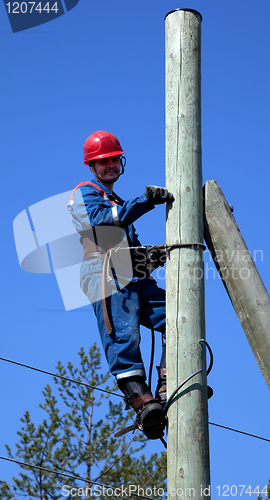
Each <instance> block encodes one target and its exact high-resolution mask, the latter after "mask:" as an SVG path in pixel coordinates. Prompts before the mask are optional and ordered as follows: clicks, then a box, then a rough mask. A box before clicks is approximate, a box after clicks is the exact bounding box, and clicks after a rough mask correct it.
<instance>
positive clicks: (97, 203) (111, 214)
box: [68, 179, 155, 302]
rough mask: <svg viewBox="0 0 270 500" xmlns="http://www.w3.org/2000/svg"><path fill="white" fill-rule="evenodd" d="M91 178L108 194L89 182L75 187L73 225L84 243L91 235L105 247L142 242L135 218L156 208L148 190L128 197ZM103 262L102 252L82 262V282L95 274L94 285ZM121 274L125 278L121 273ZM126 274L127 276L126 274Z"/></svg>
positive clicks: (69, 207)
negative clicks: (148, 195)
mask: <svg viewBox="0 0 270 500" xmlns="http://www.w3.org/2000/svg"><path fill="white" fill-rule="evenodd" d="M91 182H92V183H93V184H95V185H96V186H98V187H99V188H100V190H102V191H103V192H104V196H102V195H101V194H100V191H99V190H98V188H96V187H95V186H92V185H91V184H85V185H82V186H80V187H78V188H77V189H75V191H74V195H73V200H71V202H70V203H69V205H68V209H69V211H70V213H71V215H72V222H73V225H74V227H75V229H76V230H77V231H78V233H79V234H80V235H81V243H82V239H83V238H84V237H88V238H89V239H90V240H91V241H92V242H93V243H96V244H97V245H98V246H99V247H101V248H103V249H104V251H106V250H107V248H109V247H110V246H114V245H117V244H119V243H120V245H121V241H122V242H124V240H126V243H125V245H124V246H126V247H129V246H140V245H141V243H140V241H139V239H138V235H137V233H136V230H135V228H134V226H133V222H134V221H136V220H137V219H138V218H139V217H141V216H142V215H143V214H145V213H147V212H149V211H150V210H153V208H155V207H154V205H153V203H152V202H151V201H150V200H149V199H148V198H147V196H146V195H145V194H143V195H142V196H138V197H137V198H132V199H130V200H128V201H124V200H122V199H121V198H120V197H119V196H118V195H116V194H115V193H114V192H113V193H111V192H110V191H109V190H108V189H107V188H106V187H105V186H104V185H103V184H101V183H100V182H98V181H97V180H96V179H92V180H91ZM112 202H113V204H112ZM116 228H118V230H117V229H116ZM112 243H113V244H112ZM102 263H103V258H102V256H100V257H99V258H95V259H89V260H86V261H84V262H83V263H82V266H81V282H82V280H83V279H84V278H85V276H86V275H89V276H92V278H93V286H94V277H96V278H97V274H100V273H102ZM120 274H123V275H124V274H126V271H125V270H123V272H121V273H120ZM118 277H119V278H121V276H119V273H118ZM124 278H127V276H126V275H125V276H124ZM98 279H100V277H99V278H98ZM128 281H137V277H136V276H134V275H133V276H130V277H129V279H128ZM94 288H95V287H94ZM97 295H98V296H99V295H100V294H99V293H96V294H95V297H96V296H97ZM89 298H90V297H89ZM90 300H91V298H90ZM92 301H93V300H91V302H92Z"/></svg>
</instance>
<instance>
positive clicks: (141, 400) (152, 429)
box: [117, 377, 165, 439]
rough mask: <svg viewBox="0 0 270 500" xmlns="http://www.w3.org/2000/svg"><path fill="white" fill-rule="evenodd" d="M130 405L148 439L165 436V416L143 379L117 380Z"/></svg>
mask: <svg viewBox="0 0 270 500" xmlns="http://www.w3.org/2000/svg"><path fill="white" fill-rule="evenodd" d="M117 384H118V387H119V389H120V390H121V391H122V392H123V393H124V395H125V400H126V402H127V403H128V405H130V406H132V408H133V409H134V410H135V411H136V413H137V417H136V422H137V424H138V427H139V429H141V430H142V431H143V432H144V434H145V435H146V437H147V438H148V439H159V438H161V437H163V435H164V432H163V431H164V428H165V415H164V411H163V408H162V406H161V405H160V404H159V401H158V400H157V399H155V398H154V397H153V396H152V394H151V391H150V389H149V387H148V385H147V384H146V383H145V382H144V380H143V378H142V377H129V378H123V379H120V380H117Z"/></svg>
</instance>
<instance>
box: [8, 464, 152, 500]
mask: <svg viewBox="0 0 270 500" xmlns="http://www.w3.org/2000/svg"><path fill="white" fill-rule="evenodd" d="M0 459H1V460H7V461H8V462H13V463H15V464H18V465H22V466H24V467H30V468H31V469H38V470H41V471H44V472H50V473H51V474H56V475H58V476H63V477H67V478H69V479H75V480H77V481H78V480H79V481H83V482H84V483H87V482H90V483H91V484H96V485H97V486H101V487H102V488H105V489H107V490H114V491H116V490H117V489H119V488H113V487H112V486H107V485H106V484H102V483H97V482H96V481H91V479H89V480H88V479H87V478H85V477H81V476H72V475H71V474H69V473H67V472H65V471H64V472H59V471H56V470H53V469H47V468H45V467H39V465H32V464H27V463H25V462H20V461H19V460H14V459H12V458H8V457H1V456H0ZM132 495H134V496H136V497H138V498H148V500H154V499H153V498H151V497H149V496H147V497H146V496H144V495H138V493H134V492H132V493H131V495H130V496H132Z"/></svg>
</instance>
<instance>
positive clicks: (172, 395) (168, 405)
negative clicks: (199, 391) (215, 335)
mask: <svg viewBox="0 0 270 500" xmlns="http://www.w3.org/2000/svg"><path fill="white" fill-rule="evenodd" d="M199 343H200V344H201V343H204V344H205V345H206V346H207V348H208V350H209V354H210V364H209V367H208V369H207V372H206V374H207V375H209V373H210V371H211V370H212V367H213V361H214V357H213V352H212V349H211V347H210V345H209V344H208V342H206V340H204V339H201V340H199ZM201 372H203V369H202V368H201V369H200V370H198V371H197V372H195V373H193V374H192V375H190V377H188V378H186V380H184V382H182V383H181V384H180V385H179V386H178V387H177V389H175V391H173V393H172V394H171V396H170V397H169V399H168V401H167V403H166V405H165V407H164V413H165V414H166V413H167V411H168V409H169V407H170V406H171V404H172V403H174V401H175V400H173V398H174V396H175V395H176V393H177V392H178V391H179V389H181V387H183V385H185V383H186V382H188V381H189V380H190V379H192V378H193V377H195V375H198V373H201Z"/></svg>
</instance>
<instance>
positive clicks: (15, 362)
mask: <svg viewBox="0 0 270 500" xmlns="http://www.w3.org/2000/svg"><path fill="white" fill-rule="evenodd" d="M0 360H2V361H7V363H13V364H14V365H18V366H23V367H24V368H29V369H30V370H35V371H36V372H40V373H45V374H46V375H51V376H52V377H57V378H61V379H62V380H67V381H68V382H74V383H75V384H78V385H84V386H85V387H90V388H91V389H96V390H97V391H101V392H106V393H107V394H112V395H113V396H118V397H120V398H124V396H123V395H122V394H117V392H112V391H106V389H100V387H96V386H94V385H90V384H85V383H84V382H79V381H78V380H73V379H72V378H68V377H64V376H63V375H57V374H56V373H52V372H48V371H46V370H41V369H40V368H35V367H34V366H30V365H25V364H23V363H19V362H18V361H13V360H11V359H6V358H1V357H0Z"/></svg>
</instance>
